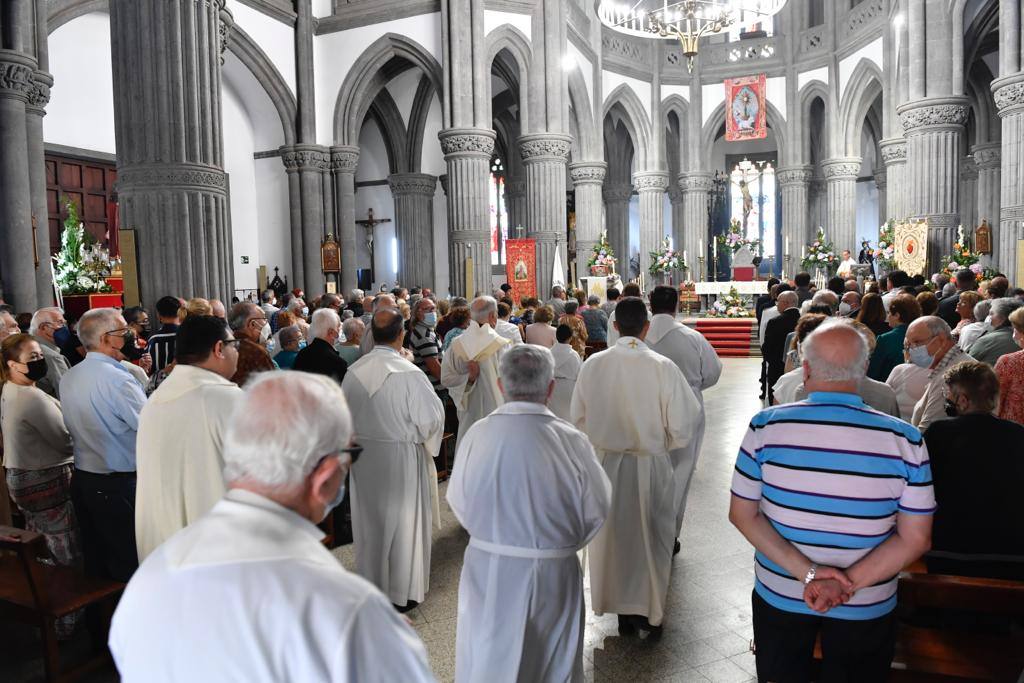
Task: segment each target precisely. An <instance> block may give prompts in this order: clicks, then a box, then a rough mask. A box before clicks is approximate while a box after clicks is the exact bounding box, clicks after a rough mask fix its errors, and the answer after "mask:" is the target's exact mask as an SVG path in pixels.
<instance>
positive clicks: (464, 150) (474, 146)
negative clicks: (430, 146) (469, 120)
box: [437, 128, 497, 159]
mask: <svg viewBox="0 0 1024 683" xmlns="http://www.w3.org/2000/svg"><path fill="white" fill-rule="evenodd" d="M495 137H497V136H496V135H495V133H494V131H493V130H487V129H486V128H446V129H445V130H442V131H441V132H440V133H438V134H437V139H438V140H439V141H440V142H441V151H442V152H443V153H444V155H445V156H446V157H448V156H454V157H460V156H463V157H480V156H482V157H486V158H487V159H490V158H491V152H493V151H494V139H495Z"/></svg>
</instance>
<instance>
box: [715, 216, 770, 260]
mask: <svg viewBox="0 0 1024 683" xmlns="http://www.w3.org/2000/svg"><path fill="white" fill-rule="evenodd" d="M717 239H718V243H719V244H720V245H722V248H723V249H728V250H729V251H731V252H732V253H733V254H735V253H736V252H737V251H739V250H740V249H742V248H743V247H747V248H749V249H750V251H757V250H759V249H760V248H761V240H750V239H747V236H746V235H745V234H744V233H743V228H742V227H741V226H740V222H739V221H738V220H736V219H735V218H734V219H733V220H731V221H730V222H729V229H728V230H726V231H725V232H724V233H723V234H721V235H719V236H718V238H717Z"/></svg>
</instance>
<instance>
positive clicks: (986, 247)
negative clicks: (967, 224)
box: [974, 221, 992, 254]
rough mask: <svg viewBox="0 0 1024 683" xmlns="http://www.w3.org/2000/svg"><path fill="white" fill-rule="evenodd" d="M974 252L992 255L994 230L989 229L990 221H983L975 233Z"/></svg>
mask: <svg viewBox="0 0 1024 683" xmlns="http://www.w3.org/2000/svg"><path fill="white" fill-rule="evenodd" d="M974 250H975V251H976V252H978V253H979V254H991V253H992V228H990V227H989V225H988V221H982V222H981V225H979V226H978V229H977V230H975V231H974Z"/></svg>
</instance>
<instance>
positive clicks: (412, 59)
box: [334, 33, 441, 145]
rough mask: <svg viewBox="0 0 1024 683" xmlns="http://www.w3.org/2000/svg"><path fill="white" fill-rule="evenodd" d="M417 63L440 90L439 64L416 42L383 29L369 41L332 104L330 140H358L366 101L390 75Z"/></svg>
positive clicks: (371, 97)
mask: <svg viewBox="0 0 1024 683" xmlns="http://www.w3.org/2000/svg"><path fill="white" fill-rule="evenodd" d="M413 67H418V68H419V69H420V71H422V72H423V74H424V75H425V76H426V77H427V78H429V79H430V81H431V82H432V83H433V85H434V89H435V90H436V91H437V92H441V65H440V64H438V63H437V60H436V59H434V56H433V55H432V54H430V53H429V52H427V51H426V50H425V49H423V47H422V46H421V45H419V43H417V42H416V41H414V40H412V39H411V38H408V37H406V36H401V35H398V34H397V33H385V34H384V35H383V36H381V37H380V38H378V39H377V40H376V41H374V42H373V44H372V45H370V46H369V47H368V48H366V50H364V51H363V54H361V55H360V56H359V59H357V60H356V62H355V64H353V65H352V68H351V69H350V70H349V72H348V75H347V76H345V81H344V82H343V83H342V84H341V88H340V89H339V90H338V98H337V100H336V101H335V105H334V140H335V142H336V144H339V145H355V144H358V142H359V129H360V127H361V126H362V125H363V120H364V119H365V118H366V113H367V111H368V110H369V108H370V104H371V103H372V102H373V100H374V99H375V98H376V96H377V93H378V92H379V91H380V89H381V88H383V87H384V86H385V85H387V83H388V82H389V81H391V79H393V78H394V77H395V76H397V75H398V74H400V73H402V72H404V71H405V70H407V69H411V68H413Z"/></svg>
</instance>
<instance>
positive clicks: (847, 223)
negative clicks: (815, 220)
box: [822, 157, 861, 252]
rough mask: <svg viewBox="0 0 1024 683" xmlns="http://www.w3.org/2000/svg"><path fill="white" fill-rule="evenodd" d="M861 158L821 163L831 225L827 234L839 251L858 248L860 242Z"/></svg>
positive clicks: (828, 225) (830, 160) (843, 158)
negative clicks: (858, 194) (859, 192)
mask: <svg viewBox="0 0 1024 683" xmlns="http://www.w3.org/2000/svg"><path fill="white" fill-rule="evenodd" d="M860 166H861V160H860V157H840V158H838V159H826V160H825V161H824V162H822V169H823V170H824V172H825V183H826V192H827V193H828V224H827V225H826V226H825V230H826V232H825V237H826V238H827V240H828V241H831V242H832V244H833V245H834V246H835V248H836V251H837V252H842V250H843V249H849V250H851V251H856V249H855V247H856V242H857V177H858V176H859V175H860Z"/></svg>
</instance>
